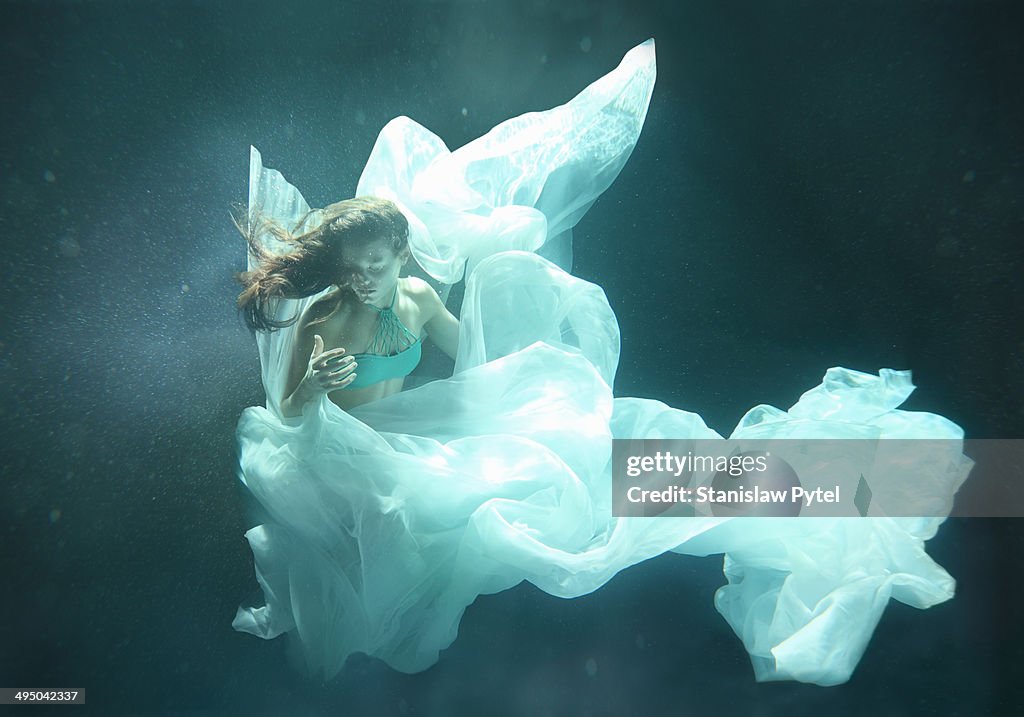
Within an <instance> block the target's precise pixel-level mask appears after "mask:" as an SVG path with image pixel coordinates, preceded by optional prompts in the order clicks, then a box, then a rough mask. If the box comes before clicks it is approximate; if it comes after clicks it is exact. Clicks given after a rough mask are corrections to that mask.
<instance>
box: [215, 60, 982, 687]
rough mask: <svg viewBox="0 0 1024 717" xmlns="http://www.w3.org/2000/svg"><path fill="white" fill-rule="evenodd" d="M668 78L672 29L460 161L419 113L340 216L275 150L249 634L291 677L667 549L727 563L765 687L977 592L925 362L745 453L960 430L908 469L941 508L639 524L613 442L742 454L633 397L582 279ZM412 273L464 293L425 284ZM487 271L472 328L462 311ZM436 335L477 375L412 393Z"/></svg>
mask: <svg viewBox="0 0 1024 717" xmlns="http://www.w3.org/2000/svg"><path fill="white" fill-rule="evenodd" d="M654 79H655V56H654V41H653V40H648V41H647V42H645V43H642V44H641V45H639V46H637V47H636V48H634V49H633V50H631V51H630V52H629V53H627V54H626V56H625V57H624V58H623V60H622V63H621V64H620V65H619V66H618V68H616V69H615V70H614V71H612V72H611V73H609V74H607V75H605V76H604V77H602V78H600V79H599V80H597V81H596V82H594V83H593V84H592V85H590V86H589V87H587V88H586V89H585V90H584V91H583V92H581V93H580V94H579V95H577V96H576V97H575V98H574V99H573V100H571V101H570V102H569V103H567V104H565V105H562V106H560V107H556V108H554V109H551V110H548V111H546V112H538V113H529V114H526V115H522V116H519V117H515V118H512V119H510V120H508V121H506V122H503V123H502V124H500V125H498V126H497V127H495V128H494V129H492V130H491V131H490V132H488V133H487V134H486V135H484V136H483V137H480V138H479V139H477V140H474V141H473V142H470V143H469V144H467V145H465V146H464V147H461V148H459V149H458V150H456V151H455V152H450V151H449V150H448V149H447V147H445V145H444V143H443V142H442V141H441V140H440V139H439V138H437V137H436V136H435V135H433V134H432V133H430V132H429V131H427V130H426V129H424V128H423V127H421V126H420V125H418V124H416V123H414V122H412V121H411V120H409V119H408V118H404V117H400V118H397V119H395V120H393V121H392V122H390V123H388V125H387V126H385V127H384V129H383V130H382V131H381V133H380V135H379V137H378V139H377V143H376V144H375V146H374V148H373V151H372V152H371V155H370V158H369V160H368V162H367V165H366V167H365V168H364V170H363V173H362V175H361V177H360V180H359V184H358V187H357V190H356V196H357V199H354V200H348V201H346V202H340V203H338V204H336V205H332V206H330V207H328V208H326V209H324V210H312V211H311V210H310V209H309V206H308V205H307V204H306V202H305V200H304V199H303V198H302V196H301V194H299V192H298V190H296V189H295V188H294V187H293V186H292V185H290V184H289V183H288V182H287V181H285V180H284V178H283V177H282V176H281V175H280V174H279V173H278V172H275V171H273V170H269V169H265V168H264V167H263V165H262V161H261V159H260V155H259V153H258V152H257V151H256V150H255V149H252V150H251V154H250V190H249V205H248V206H249V214H248V216H247V217H244V218H243V220H242V221H240V222H239V225H240V228H242V230H243V233H244V234H245V235H246V236H247V238H248V239H249V243H250V247H251V251H250V253H249V267H248V269H249V271H248V272H246V273H244V274H243V275H242V277H241V278H242V280H243V284H245V286H246V289H245V291H244V292H243V294H242V296H241V297H240V305H241V306H242V307H243V309H244V311H245V315H246V317H247V319H248V320H249V323H250V325H252V326H253V327H254V328H256V329H259V331H258V332H257V337H256V338H257V344H258V347H259V352H260V364H261V373H262V379H263V385H264V388H265V390H266V395H267V405H266V407H252V408H248V409H246V410H245V411H244V412H243V414H242V417H241V419H240V421H239V426H238V438H239V445H240V452H239V455H240V458H239V463H240V478H241V480H242V481H243V483H244V484H245V485H246V486H247V488H248V489H249V491H250V492H251V493H252V495H253V496H254V497H255V498H256V500H257V501H259V503H260V504H261V506H262V507H263V508H264V509H265V512H266V514H267V519H266V520H265V521H264V522H263V524H261V525H258V526H256V527H254V528H252V529H251V530H249V531H248V532H247V533H246V537H247V539H248V540H249V544H250V546H251V547H252V550H253V555H254V558H255V563H256V574H257V578H258V580H259V583H260V586H261V588H262V592H263V601H262V602H263V604H260V605H256V606H242V607H240V608H239V610H238V613H237V615H236V617H235V620H234V622H233V626H234V627H235V628H236V629H237V630H241V631H244V632H249V633H251V634H254V635H257V636H259V637H262V638H265V639H270V638H274V637H276V636H278V635H281V634H284V633H286V634H287V635H288V636H289V643H288V648H289V655H290V657H291V658H292V659H293V661H294V662H295V663H296V664H297V665H298V666H299V667H301V668H302V669H304V670H305V671H308V672H310V673H313V674H316V675H319V676H322V677H325V678H330V677H332V676H333V675H335V674H336V673H337V672H338V671H339V670H341V669H342V667H343V666H344V664H345V660H346V659H347V658H348V656H349V655H351V654H352V653H354V652H362V653H366V654H368V655H373V656H375V657H378V658H380V659H382V660H384V661H386V662H387V663H388V664H389V665H391V666H392V667H394V668H395V669H398V670H402V671H405V672H417V671H421V670H424V669H427V668H428V667H430V666H431V665H432V664H434V663H435V662H436V661H437V659H438V654H439V651H440V650H442V649H444V648H446V647H447V646H449V645H450V644H451V643H452V641H453V640H454V639H455V636H456V634H457V630H458V625H459V621H460V620H461V618H462V614H463V612H464V611H465V608H466V607H467V606H468V605H469V604H471V603H472V602H473V601H474V600H475V599H476V598H477V597H478V596H479V595H485V594H491V593H495V592H498V591H501V590H505V589H508V588H510V587H513V586H515V585H517V584H518V583H520V582H521V581H523V580H529V581H530V582H531V583H533V584H534V585H536V586H537V587H539V588H541V589H542V590H545V591H546V592H548V593H550V594H552V595H556V596H560V597H576V596H579V595H584V594H587V593H589V592H592V591H594V590H596V589H597V588H599V587H600V586H601V585H603V584H604V583H605V582H607V581H608V580H610V579H611V578H612V577H613V576H614V575H615V574H616V573H618V572H619V571H621V570H623V569H624V568H627V567H629V566H630V565H634V564H636V563H638V562H641V561H643V560H646V559H648V558H651V557H655V556H657V555H660V554H662V553H665V552H668V551H674V552H677V553H683V554H688V555H709V554H714V553H724V554H725V563H724V572H725V575H726V578H727V579H728V584H727V585H725V586H723V587H722V588H720V589H719V590H718V592H717V593H716V596H715V607H716V608H717V609H718V611H719V612H720V613H721V614H722V615H723V616H724V617H725V619H726V620H727V621H728V622H729V624H730V625H731V626H732V628H733V630H734V631H735V632H736V634H737V635H738V636H739V637H740V638H741V640H742V641H743V643H744V646H745V647H746V649H747V650H748V652H749V653H750V656H751V661H752V664H753V667H754V671H755V674H756V676H757V679H759V680H779V679H795V680H801V681H804V682H814V683H817V684H822V685H831V684H838V683H841V682H844V681H846V680H847V679H849V677H850V675H851V673H852V671H853V669H854V668H855V667H856V665H857V662H858V661H859V660H860V657H861V655H862V654H863V652H864V649H865V648H866V646H867V644H868V641H869V639H870V637H871V634H872V632H873V631H874V629H875V626H876V625H877V623H878V620H879V619H880V617H881V615H882V612H883V610H884V608H885V606H886V604H887V603H888V600H889V599H890V598H894V599H897V600H900V601H901V602H904V603H906V604H909V605H913V606H916V607H919V608H924V607H929V606H931V605H934V604H936V603H939V602H942V601H944V600H947V599H949V598H951V597H952V595H953V591H954V581H953V579H952V578H951V577H950V576H949V575H948V574H947V573H946V571H945V570H943V569H942V568H941V567H940V566H939V565H937V564H936V563H935V562H934V561H932V560H931V558H930V557H929V556H928V555H927V553H926V552H925V547H924V544H925V541H926V540H928V539H929V538H931V537H932V536H933V535H934V534H935V532H936V531H937V530H938V527H939V525H940V524H941V522H942V521H943V519H944V518H943V517H942V516H944V515H948V512H949V509H950V507H951V506H952V499H953V495H954V493H955V492H956V490H957V488H958V487H959V485H960V484H961V483H962V482H963V480H964V479H965V478H966V475H967V472H968V471H969V469H970V461H969V460H968V459H966V458H965V457H964V456H963V455H962V450H961V447H962V438H963V432H962V430H961V429H960V428H959V427H958V426H956V425H955V424H953V423H951V422H950V421H948V420H947V419H945V418H943V417H941V416H937V415H934V414H927V413H911V412H906V411H900V410H898V408H897V407H898V406H899V405H900V404H901V403H902V402H903V401H904V400H905V399H906V398H907V396H908V395H909V394H910V392H911V391H912V390H913V385H912V384H911V383H910V377H909V373H908V372H899V371H890V370H883V371H881V372H880V373H879V374H878V375H869V374H864V373H859V372H856V371H850V370H847V369H843V368H833V369H829V371H828V372H827V374H826V376H825V379H824V381H823V382H822V384H821V385H819V386H818V387H816V388H813V389H811V390H810V391H808V392H807V393H805V394H804V395H803V396H802V397H801V398H800V399H799V401H798V402H797V403H796V404H795V405H794V406H793V407H791V408H790V409H789V410H788V411H782V410H779V409H776V408H771V407H768V406H758V407H755V408H754V409H752V410H751V411H749V412H748V413H747V414H746V415H745V416H744V417H743V418H742V419H741V421H740V422H739V424H738V425H737V427H736V430H735V431H734V432H733V434H732V436H731V438H734V439H746V438H757V439H764V438H811V437H827V438H830V439H841V438H860V439H887V438H934V439H946V441H945V443H944V444H943V445H947V446H948V450H947V452H946V453H944V454H943V455H942V456H939V457H938V458H937V459H936V460H932V461H923V462H920V463H919V464H918V463H913V464H910V465H909V466H908V465H907V464H904V465H903V472H902V473H901V475H900V476H899V478H900V480H901V481H905V485H910V486H912V487H913V489H914V490H916V491H918V492H919V493H920V494H923V495H927V496H929V498H930V499H931V503H932V506H933V507H932V508H931V509H930V511H929V512H927V513H922V514H925V515H931V516H936V517H925V518H889V517H885V514H884V513H877V512H869V513H867V514H868V515H870V516H871V517H862V518H827V519H810V520H808V519H806V518H749V517H747V518H723V517H714V516H708V515H696V516H694V517H658V518H617V517H614V516H613V510H612V479H611V472H612V471H611V467H612V465H611V464H612V441H613V439H635V438H672V439H692V440H712V441H721V439H722V437H721V436H719V435H718V434H717V433H715V432H714V431H712V430H711V429H709V428H708V427H707V426H706V425H705V424H704V422H703V420H701V418H700V416H698V415H696V414H694V413H690V412H687V411H682V410H678V409H674V408H670V407H668V406H666V405H665V404H663V403H660V402H658V401H653V400H649V399H639V398H626V397H615V396H614V395H613V393H612V385H613V382H614V376H615V371H616V369H617V365H618V352H619V330H618V324H617V322H616V320H615V315H614V312H613V311H612V309H611V307H610V306H609V305H608V302H607V299H606V298H605V295H604V292H603V291H602V290H601V288H600V287H599V286H596V285H594V284H591V283H589V282H586V281H583V280H581V279H579V278H577V277H574V276H573V275H572V274H571V273H569V270H570V268H571V248H572V233H571V229H572V227H573V226H574V225H575V224H576V223H577V222H578V221H579V220H580V218H581V217H582V216H583V214H584V213H585V212H586V211H587V209H588V208H589V207H590V205H591V204H592V203H593V202H594V201H595V200H596V199H597V197H598V196H600V194H601V193H602V192H603V191H604V190H605V189H606V188H607V187H608V186H609V185H610V184H611V182H612V181H613V180H614V179H615V177H616V176H617V175H618V173H619V171H620V170H621V168H622V166H623V165H624V164H625V162H626V160H627V159H628V157H629V155H630V153H631V152H632V149H633V147H634V145H635V144H636V141H637V139H638V138H639V135H640V130H641V128H642V126H643V122H644V119H645V117H646V112H647V107H648V104H649V101H650V98H651V94H652V92H653V87H654ZM406 236H407V237H408V239H407V240H406ZM410 258H411V259H413V260H414V261H415V263H416V265H418V267H419V268H420V269H422V271H423V272H424V273H425V274H426V275H428V276H430V277H432V279H433V280H435V281H436V282H437V285H438V286H440V287H442V289H441V291H440V296H439V293H438V292H436V291H435V290H434V289H433V288H431V286H430V285H428V284H427V283H426V282H424V281H420V280H418V279H414V278H412V277H401V276H400V271H401V266H402V265H403V264H405V263H406V262H408V260H409V259H410ZM463 279H464V280H465V294H464V297H463V299H462V303H461V307H460V312H459V320H458V321H456V319H455V318H454V317H453V316H452V315H451V313H449V312H448V310H447V309H446V308H445V306H444V303H443V302H442V299H441V297H442V296H444V295H445V294H446V291H445V290H444V287H447V286H450V285H452V284H455V283H456V282H458V281H461V280H463ZM424 335H429V336H430V337H431V338H432V339H433V341H434V342H435V343H436V344H437V345H438V347H439V348H440V349H441V350H442V351H444V352H445V353H447V354H449V355H450V356H453V357H454V359H455V369H454V374H453V375H452V376H451V377H450V378H446V379H443V380H436V381H432V382H429V383H426V384H424V385H422V386H419V387H416V388H413V389H411V390H404V391H403V390H400V389H401V388H402V377H403V376H405V375H406V374H407V373H408V371H410V370H411V369H412V367H413V366H414V365H415V362H416V361H417V360H418V357H419V347H420V342H421V340H422V338H423V336H424ZM847 474H849V475H847ZM850 476H853V477H854V478H859V479H860V481H862V482H864V481H866V483H867V484H869V487H870V489H871V490H873V491H874V493H875V494H876V495H882V494H884V493H885V492H886V490H888V489H889V483H890V482H891V481H890V479H891V477H892V476H891V475H889V474H887V473H885V472H884V471H878V470H874V465H873V464H871V463H870V462H869V463H868V464H863V465H861V464H856V462H855V463H854V465H852V468H850V470H848V471H846V473H844V474H843V475H842V476H839V475H838V473H837V477H836V480H837V481H839V480H847V479H848V478H850ZM856 487H857V486H856V484H854V485H853V486H850V485H847V486H845V487H844V490H849V491H850V492H851V493H852V492H854V490H855V489H856ZM936 506H937V507H936Z"/></svg>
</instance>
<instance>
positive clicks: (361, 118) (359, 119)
mask: <svg viewBox="0 0 1024 717" xmlns="http://www.w3.org/2000/svg"><path fill="white" fill-rule="evenodd" d="M356 124H366V113H365V112H363V111H362V110H356Z"/></svg>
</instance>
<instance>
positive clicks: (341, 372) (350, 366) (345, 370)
mask: <svg viewBox="0 0 1024 717" xmlns="http://www.w3.org/2000/svg"><path fill="white" fill-rule="evenodd" d="M355 368H356V362H355V361H352V362H350V363H347V364H345V365H344V366H342V367H341V368H339V369H335V370H334V371H331V372H329V373H325V374H324V375H325V376H327V377H328V378H331V379H335V378H337V377H338V376H348V375H349V374H350V373H352V372H353V371H354V370H355Z"/></svg>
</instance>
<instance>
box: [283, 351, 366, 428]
mask: <svg viewBox="0 0 1024 717" xmlns="http://www.w3.org/2000/svg"><path fill="white" fill-rule="evenodd" d="M355 368H356V360H355V358H354V357H352V356H346V355H345V349H343V348H336V349H331V350H330V351H324V340H323V338H322V337H321V336H320V334H315V335H314V336H313V351H312V353H310V355H309V362H308V363H307V364H306V373H305V375H304V376H303V377H302V379H301V380H300V381H299V383H298V385H297V386H296V387H295V390H294V391H292V393H291V395H289V396H287V397H286V398H285V399H284V400H283V401H282V402H281V413H282V414H283V415H285V416H289V417H292V416H301V415H302V407H303V406H305V405H306V404H307V403H309V402H310V401H312V400H314V399H318V398H319V397H320V396H321V395H322V394H325V393H330V392H331V391H336V390H338V389H339V388H345V387H346V386H348V385H349V384H350V383H352V381H354V380H355V377H356V374H355V373H354V371H355Z"/></svg>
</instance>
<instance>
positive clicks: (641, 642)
mask: <svg viewBox="0 0 1024 717" xmlns="http://www.w3.org/2000/svg"><path fill="white" fill-rule="evenodd" d="M635 642H636V648H637V649H638V650H642V649H644V648H645V647H647V640H645V639H644V636H643V635H641V634H640V633H637V634H636V640H635Z"/></svg>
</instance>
